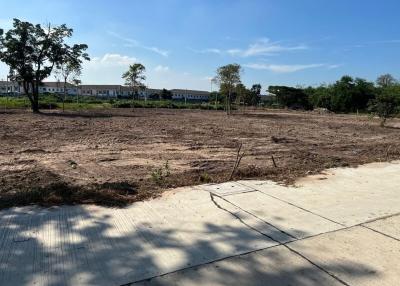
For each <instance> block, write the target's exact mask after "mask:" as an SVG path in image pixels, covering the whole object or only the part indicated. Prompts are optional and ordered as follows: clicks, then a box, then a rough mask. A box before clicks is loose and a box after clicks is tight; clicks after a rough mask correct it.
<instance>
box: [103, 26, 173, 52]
mask: <svg viewBox="0 0 400 286" xmlns="http://www.w3.org/2000/svg"><path fill="white" fill-rule="evenodd" d="M107 33H108V34H109V35H111V36H113V37H115V38H117V39H119V40H121V41H124V42H125V44H124V46H125V47H130V48H134V47H137V48H141V49H145V50H148V51H151V52H154V53H156V54H159V55H161V56H163V57H168V55H169V51H167V50H164V49H161V48H159V47H154V46H147V45H143V44H142V43H140V42H139V41H137V40H135V39H131V38H128V37H124V36H121V35H120V34H118V33H116V32H113V31H108V32H107Z"/></svg>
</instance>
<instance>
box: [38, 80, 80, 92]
mask: <svg viewBox="0 0 400 286" xmlns="http://www.w3.org/2000/svg"><path fill="white" fill-rule="evenodd" d="M66 88H67V95H76V94H77V93H78V87H76V86H74V85H73V84H70V83H67V84H66ZM39 93H41V94H43V93H52V94H64V83H63V82H58V81H55V82H49V81H46V82H43V83H42V85H41V86H39Z"/></svg>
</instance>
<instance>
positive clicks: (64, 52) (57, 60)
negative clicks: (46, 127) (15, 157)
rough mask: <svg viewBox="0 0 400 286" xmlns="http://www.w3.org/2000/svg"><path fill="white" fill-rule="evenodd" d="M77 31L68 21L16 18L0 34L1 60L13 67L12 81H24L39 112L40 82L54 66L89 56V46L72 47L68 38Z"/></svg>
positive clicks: (35, 108) (75, 62) (77, 63)
mask: <svg viewBox="0 0 400 286" xmlns="http://www.w3.org/2000/svg"><path fill="white" fill-rule="evenodd" d="M72 32H73V30H72V29H70V28H68V27H67V26H66V25H65V24H63V25H60V26H54V27H52V26H51V25H50V24H49V25H47V26H46V27H42V26H41V25H40V24H37V25H34V24H32V23H29V22H24V21H20V20H18V19H14V22H13V28H12V29H10V30H8V31H7V32H6V33H5V35H3V33H0V60H1V61H2V62H4V63H5V64H6V65H8V67H9V68H10V74H11V75H12V80H15V81H18V82H21V83H22V86H23V88H24V91H25V94H26V95H27V96H28V98H29V101H30V102H31V107H32V110H33V111H34V112H37V111H39V85H40V84H41V82H42V81H43V80H44V79H45V78H47V77H49V76H50V74H51V73H52V71H53V68H54V67H60V66H61V65H62V64H63V63H64V62H65V61H66V60H67V59H68V61H70V62H73V63H74V65H80V64H81V63H82V60H83V59H88V58H89V57H88V55H87V54H86V53H85V50H86V49H87V45H85V44H77V45H73V46H70V45H68V44H67V42H66V39H68V38H70V37H71V36H72Z"/></svg>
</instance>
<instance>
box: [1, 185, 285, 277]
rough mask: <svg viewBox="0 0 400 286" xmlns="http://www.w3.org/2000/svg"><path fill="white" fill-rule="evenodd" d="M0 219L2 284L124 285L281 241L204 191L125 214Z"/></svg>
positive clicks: (98, 210) (40, 213)
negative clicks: (238, 217) (215, 200)
mask: <svg viewBox="0 0 400 286" xmlns="http://www.w3.org/2000/svg"><path fill="white" fill-rule="evenodd" d="M0 218H1V220H2V223H1V226H0V285H121V284H124V283H128V282H132V281H137V280H141V279H145V278H149V277H153V276H157V275H161V274H164V273H168V272H171V271H175V270H178V269H182V268H185V267H189V266H194V265H199V264H204V263H208V262H211V261H214V260H217V259H221V258H225V257H229V256H232V255H237V254H242V253H247V252H249V251H253V250H257V249H263V248H267V247H271V246H274V245H277V244H278V243H277V242H275V241H274V240H272V239H269V238H268V237H266V236H264V235H263V234H262V233H260V232H259V231H257V230H256V229H251V228H249V227H248V226H247V225H245V224H243V222H241V221H240V220H238V219H237V218H235V217H234V216H232V214H230V213H229V212H226V211H224V210H222V209H220V208H218V207H217V206H216V205H215V204H214V202H212V200H211V198H210V194H209V193H208V192H204V191H199V190H187V189H186V191H182V192H179V191H178V192H176V193H175V194H174V195H166V196H164V197H162V198H160V199H156V200H153V201H151V202H140V203H136V204H134V205H132V206H130V207H128V208H124V209H109V208H102V207H97V206H75V207H60V208H54V209H47V210H43V209H40V208H34V209H32V210H30V211H28V212H27V211H21V210H20V209H18V208H17V209H10V210H5V211H2V212H0ZM253 224H254V225H255V226H257V224H260V222H255V221H253ZM259 228H260V229H262V228H263V226H260V227H259Z"/></svg>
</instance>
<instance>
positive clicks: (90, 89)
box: [0, 81, 210, 101]
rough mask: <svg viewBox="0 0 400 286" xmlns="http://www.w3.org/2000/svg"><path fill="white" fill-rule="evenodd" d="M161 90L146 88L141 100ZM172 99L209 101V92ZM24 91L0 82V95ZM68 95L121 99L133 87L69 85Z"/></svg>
mask: <svg viewBox="0 0 400 286" xmlns="http://www.w3.org/2000/svg"><path fill="white" fill-rule="evenodd" d="M161 92H162V90H161V89H153V88H146V89H144V90H141V91H139V93H138V96H139V97H140V98H143V99H145V98H151V97H153V96H155V95H160V94H161ZM171 92H172V99H176V100H185V99H186V100H197V101H207V100H208V97H209V94H210V93H209V92H208V91H201V90H188V89H172V90H171ZM23 93H24V90H23V88H22V86H20V85H19V84H18V83H16V82H7V81H0V94H10V95H11V94H13V95H20V94H23ZM39 93H41V94H44V93H50V94H64V84H63V83H60V82H43V84H42V85H41V86H40V87H39ZM66 94H68V95H81V96H98V97H119V96H132V94H133V91H132V88H131V87H128V86H123V85H79V86H75V85H72V84H67V88H66Z"/></svg>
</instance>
